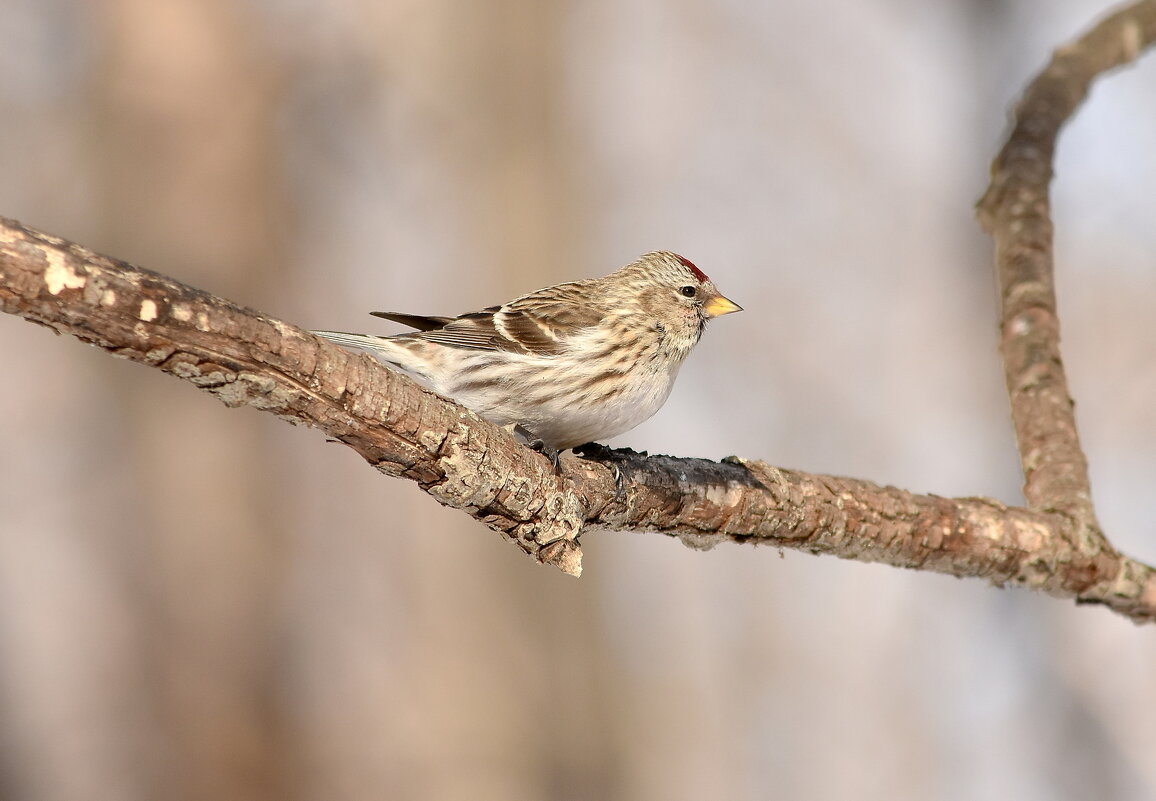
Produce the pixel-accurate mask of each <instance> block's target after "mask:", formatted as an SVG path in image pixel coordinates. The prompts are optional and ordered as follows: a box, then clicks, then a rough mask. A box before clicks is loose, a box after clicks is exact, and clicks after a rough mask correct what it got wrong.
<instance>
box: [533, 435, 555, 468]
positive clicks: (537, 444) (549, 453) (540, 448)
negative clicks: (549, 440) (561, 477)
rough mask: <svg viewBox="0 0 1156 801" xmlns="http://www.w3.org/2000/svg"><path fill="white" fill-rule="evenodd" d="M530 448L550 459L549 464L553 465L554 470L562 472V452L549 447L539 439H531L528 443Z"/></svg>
mask: <svg viewBox="0 0 1156 801" xmlns="http://www.w3.org/2000/svg"><path fill="white" fill-rule="evenodd" d="M528 445H529V448H530V450H532V451H537V452H538V453H540V454H542V455H543V456H545V457H546V458H547V459H549V460H550V464H552V465H554V472H555V473H561V472H562V463H561V462H562V452H561V451H558V450H555V449H554V448H551V447H550V446H549V445H547V444H546V443H545V442H543V441H542V440H540V439H532V440H530V442H529V443H528Z"/></svg>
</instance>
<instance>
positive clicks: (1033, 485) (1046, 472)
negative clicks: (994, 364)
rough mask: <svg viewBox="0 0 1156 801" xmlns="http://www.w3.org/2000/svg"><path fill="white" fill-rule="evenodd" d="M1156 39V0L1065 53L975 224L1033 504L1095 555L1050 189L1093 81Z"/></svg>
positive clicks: (1016, 134)
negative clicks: (985, 241)
mask: <svg viewBox="0 0 1156 801" xmlns="http://www.w3.org/2000/svg"><path fill="white" fill-rule="evenodd" d="M1154 40H1156V0H1143V2H1139V3H1135V4H1133V5H1131V6H1128V7H1127V8H1124V9H1123V10H1121V11H1119V12H1117V13H1115V14H1113V15H1111V16H1109V17H1107V18H1106V19H1104V20H1103V21H1101V22H1100V23H1099V24H1098V25H1096V26H1095V27H1094V28H1092V30H1090V31H1089V32H1088V33H1087V34H1085V35H1084V36H1082V37H1080V38H1079V39H1077V40H1076V41H1075V42H1073V43H1071V44H1069V45H1066V46H1064V47H1061V48H1059V49H1058V50H1056V52H1055V53H1054V54H1053V56H1052V60H1051V63H1050V64H1049V65H1048V66H1047V68H1045V69H1044V71H1043V72H1042V73H1040V74H1039V75H1038V76H1036V78H1035V79H1034V80H1033V81H1032V82H1031V84H1029V86H1028V88H1027V89H1026V90H1025V91H1024V96H1023V98H1022V99H1021V100H1020V102H1019V104H1018V105H1017V106H1016V110H1015V124H1014V127H1013V129H1012V132H1011V135H1010V136H1009V137H1008V140H1007V143H1006V144H1005V145H1004V147H1003V149H1002V150H1001V151H1000V152H999V155H997V156H996V158H995V161H994V162H993V163H992V168H991V171H992V178H991V185H990V186H989V187H988V190H987V192H986V194H985V195H984V196H983V198H982V199H981V200H980V202H979V204H978V212H979V219H980V222H981V224H982V225H983V227H984V228H985V229H986V230H987V231H988V233H990V234H991V235H992V237H993V239H994V240H995V253H996V265H997V268H998V273H999V284H1000V300H1001V308H1000V330H1001V334H1002V336H1001V348H1000V350H1001V353H1002V355H1003V362H1004V373H1005V377H1006V380H1007V388H1008V394H1009V396H1010V398H1011V406H1012V419H1013V423H1014V425H1015V431H1016V438H1017V440H1018V444H1019V452H1020V461H1021V463H1022V465H1023V470H1024V497H1025V498H1026V500H1027V503H1028V507H1029V508H1031V509H1035V510H1039V511H1053V510H1054V511H1057V512H1061V513H1063V514H1065V515H1068V516H1070V517H1071V518H1072V519H1073V520H1074V521H1076V522H1077V523H1078V524H1079V526H1080V530H1081V533H1080V538H1081V545H1082V547H1083V548H1085V549H1086V550H1088V551H1089V552H1095V551H1096V550H1098V549H1099V548H1107V547H1109V546H1108V544H1107V542H1106V541H1105V540H1104V537H1103V534H1102V533H1101V531H1100V528H1099V526H1098V524H1097V523H1096V518H1095V512H1094V510H1093V508H1092V494H1091V486H1090V484H1089V481H1088V466H1087V462H1086V460H1085V458H1084V452H1083V450H1082V449H1081V448H1080V442H1079V437H1078V436H1077V433H1076V419H1075V413H1074V408H1073V403H1072V399H1071V396H1070V395H1069V394H1068V383H1067V378H1066V377H1065V375H1064V366H1063V362H1062V361H1061V359H1060V325H1059V318H1058V316H1057V313H1056V294H1055V276H1054V265H1053V255H1052V250H1053V243H1052V221H1051V216H1050V204H1049V199H1048V185H1049V184H1050V182H1051V179H1052V162H1053V158H1054V155H1055V147H1056V138H1057V136H1058V135H1059V131H1060V128H1061V127H1063V125H1064V123H1065V122H1066V121H1067V120H1068V118H1069V117H1071V115H1072V114H1073V113H1074V112H1075V111H1076V109H1077V108H1078V107H1079V105H1080V103H1081V102H1082V101H1083V99H1084V97H1085V96H1086V95H1087V93H1088V88H1089V86H1090V84H1091V82H1092V80H1093V79H1094V78H1096V77H1097V76H1098V75H1100V74H1102V73H1104V72H1107V71H1108V70H1111V69H1114V68H1116V67H1118V66H1120V65H1122V64H1126V63H1128V62H1130V61H1133V60H1134V59H1135V58H1136V57H1137V55H1139V53H1140V51H1141V50H1143V49H1144V48H1146V47H1148V46H1149V45H1151V44H1152V42H1153V41H1154Z"/></svg>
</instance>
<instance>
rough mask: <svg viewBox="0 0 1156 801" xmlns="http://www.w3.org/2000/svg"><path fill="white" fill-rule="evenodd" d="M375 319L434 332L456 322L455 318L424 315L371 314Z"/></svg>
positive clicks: (398, 313)
mask: <svg viewBox="0 0 1156 801" xmlns="http://www.w3.org/2000/svg"><path fill="white" fill-rule="evenodd" d="M370 314H372V315H373V316H374V317H381V318H382V319H385V320H391V321H393V322H395V323H401V324H402V325H408V326H409V327H410V328H416V329H417V330H418V331H432V330H434V329H435V328H442V327H444V326H446V325H449V324H450V323H452V322H453V321H454V318H453V317H427V316H425V315H423V314H401V313H400V312H370Z"/></svg>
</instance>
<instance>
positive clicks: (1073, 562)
mask: <svg viewBox="0 0 1156 801" xmlns="http://www.w3.org/2000/svg"><path fill="white" fill-rule="evenodd" d="M1154 38H1156V1H1146V2H1141V3H1137V4H1136V5H1134V6H1132V7H1130V8H1128V9H1126V10H1124V11H1122V12H1120V13H1118V14H1116V15H1114V16H1112V17H1110V18H1108V19H1107V20H1105V21H1104V22H1102V23H1101V24H1100V25H1099V26H1097V27H1096V28H1095V29H1094V30H1092V31H1091V32H1090V33H1089V34H1087V35H1086V36H1084V37H1083V38H1081V39H1080V40H1078V41H1077V42H1076V43H1075V44H1073V45H1071V46H1069V47H1066V48H1063V49H1061V50H1059V51H1057V53H1056V54H1055V58H1054V59H1053V61H1052V63H1051V65H1050V66H1049V67H1048V68H1047V69H1046V70H1045V71H1044V73H1043V74H1041V75H1040V76H1039V77H1038V78H1037V79H1036V80H1035V81H1034V82H1033V83H1032V84H1031V86H1030V87H1029V88H1028V90H1027V92H1026V93H1025V96H1024V99H1023V101H1022V102H1021V103H1020V105H1019V107H1018V109H1017V122H1016V126H1015V129H1014V131H1013V133H1012V135H1011V137H1010V139H1009V141H1008V143H1007V145H1006V146H1005V148H1004V149H1003V151H1002V152H1001V153H1000V155H999V157H998V158H997V159H996V161H995V164H994V165H993V177H992V185H991V188H990V189H989V190H988V193H987V194H986V195H985V197H984V199H983V200H982V201H981V202H980V204H979V211H980V217H981V220H982V221H983V224H984V225H985V227H986V228H987V229H988V230H989V231H991V232H992V234H993V236H994V237H995V241H996V256H997V262H998V265H999V274H1000V282H1001V287H1002V292H1001V294H1002V300H1003V309H1002V312H1001V321H1002V330H1003V341H1002V353H1003V356H1004V361H1005V368H1006V372H1007V383H1008V390H1009V394H1010V397H1011V401H1012V410H1013V416H1014V420H1015V426H1016V432H1017V436H1018V439H1019V444H1020V452H1021V459H1022V461H1023V465H1024V472H1025V480H1026V486H1025V494H1026V497H1027V500H1028V507H1029V508H1027V509H1018V508H1008V507H1005V506H1003V505H1001V504H999V503H997V502H995V501H991V500H987V499H983V498H959V499H947V498H940V497H937V496H933V495H916V494H913V493H909V492H905V491H903V490H899V489H895V488H894V487H880V486H877V485H875V484H871V483H869V482H866V481H858V480H854V479H846V478H836V477H832V476H817V475H807V474H803V473H798V472H794V471H789V470H779V469H777V468H774V467H771V466H770V465H767V464H764V463H762V462H755V461H747V460H744V459H738V458H735V457H729V458H727V459H724V460H723V461H722V462H721V463H720V462H711V461H706V460H702V459H676V458H672V457H668V456H654V457H647V456H646V455H645V454H636V453H633V452H631V451H612V452H608V453H606V454H602V455H601V456H599V457H597V458H578V457H576V456H571V455H566V456H564V457H563V459H562V462H561V469H560V470H559V471H558V472H557V473H556V472H555V471H554V470H553V469H552V467H551V465H550V463H549V462H548V460H546V459H545V458H544V457H542V456H541V455H539V454H537V453H534V452H533V451H531V450H529V449H527V448H524V447H522V446H520V445H519V444H518V443H517V442H516V441H515V440H514V439H513V438H512V437H511V436H510V435H509V434H508V433H507V432H506V431H504V430H502V429H501V428H498V427H497V426H494V425H492V424H490V423H488V422H486V421H485V420H482V419H480V418H479V417H477V416H476V415H475V414H473V413H472V412H470V411H468V410H466V409H464V408H462V407H461V406H458V405H457V404H455V403H453V402H452V401H448V400H446V399H444V398H442V397H440V396H438V395H435V394H434V393H432V392H429V391H426V390H424V389H422V388H421V387H420V386H418V385H417V384H415V383H414V382H413V381H411V380H410V379H409V378H407V377H406V376H404V375H402V374H400V373H398V372H395V371H392V370H389V369H387V368H385V367H383V366H382V365H380V364H378V363H377V362H375V361H374V360H372V359H371V358H369V357H368V356H366V355H365V354H355V353H351V352H348V351H345V350H342V349H341V348H338V347H336V346H334V345H332V344H330V343H328V342H326V341H324V340H321V339H318V338H317V337H314V336H313V335H311V334H309V333H308V332H306V331H303V330H301V329H299V328H296V327H294V326H292V325H289V324H287V323H285V322H282V321H280V320H276V319H273V318H270V317H268V316H266V315H263V314H261V313H259V312H256V311H253V310H251V309H246V308H242V307H240V306H237V305H235V304H233V303H230V302H229V301H227V300H224V299H222V298H218V297H214V296H212V295H209V294H207V293H205V292H201V291H199V290H196V289H193V288H191V287H188V286H185V285H183V284H180V283H178V282H176V281H174V280H172V279H170V278H166V277H164V276H162V275H158V274H156V273H152V272H149V271H147V270H142V269H139V268H137V267H134V266H132V265H129V264H126V263H124V262H120V261H117V260H115V259H110V258H106V257H103V256H99V255H96V254H94V253H92V252H91V251H89V250H87V249H85V248H83V247H80V246H78V245H75V244H72V243H69V242H66V241H64V240H62V239H59V238H57V237H53V236H49V235H47V234H43V233H40V232H38V231H35V230H33V229H31V228H28V227H25V226H23V225H21V224H20V223H17V222H14V221H11V220H4V219H3V218H0V309H3V311H6V312H9V313H12V314H18V315H21V316H23V317H25V318H27V319H29V320H31V321H33V322H38V323H42V324H44V325H46V326H49V327H50V328H53V329H54V330H56V331H57V332H60V333H66V334H71V335H73V336H75V337H78V338H79V339H82V340H84V341H86V342H89V343H91V344H93V345H96V346H97V347H100V348H103V349H105V350H107V351H108V352H110V353H112V354H113V355H116V356H121V357H124V358H128V359H132V360H134V361H137V362H141V363H143V364H147V365H151V366H153V367H157V368H159V369H161V370H163V371H165V372H167V373H169V374H171V375H174V376H177V377H178V378H181V379H183V380H185V381H188V382H190V383H192V384H194V385H196V386H198V387H200V388H201V389H203V390H205V391H207V392H210V393H212V394H213V395H215V396H216V397H217V398H218V399H220V400H221V401H222V402H223V403H225V404H226V405H227V406H252V407H254V408H256V409H260V410H263V411H268V412H272V413H274V414H276V415H278V416H279V417H281V418H283V419H285V420H287V421H289V422H291V423H295V424H302V423H303V424H305V425H309V426H313V427H315V428H319V429H321V430H322V431H324V432H325V433H327V434H328V435H329V436H331V437H333V438H334V439H336V440H338V441H340V442H343V443H345V444H346V445H348V446H349V447H351V448H353V449H354V450H355V451H356V452H357V453H359V454H360V455H361V456H362V457H363V458H364V459H365V460H366V461H368V462H369V463H370V464H372V465H373V466H374V467H376V468H377V469H378V470H380V471H382V472H384V473H387V474H389V475H393V476H401V477H405V478H408V479H410V480H412V481H415V482H417V484H418V485H419V486H420V487H421V488H422V489H423V490H424V491H426V492H427V493H429V494H430V495H432V496H433V497H434V498H436V499H437V500H438V501H440V502H441V503H443V504H445V505H447V506H451V507H454V508H458V509H462V510H463V511H465V512H467V513H468V514H470V515H471V516H473V517H475V518H477V519H478V520H480V521H482V522H483V523H485V524H486V525H487V526H489V527H490V528H492V529H494V530H495V531H498V532H500V533H501V534H502V535H503V536H505V537H506V538H507V539H509V540H510V541H511V542H513V543H514V544H516V545H517V546H518V547H519V548H520V549H521V550H522V551H524V552H525V553H527V554H529V555H531V556H533V557H534V558H535V559H537V560H538V561H540V562H546V563H550V564H553V565H556V566H557V567H559V568H560V569H562V570H564V571H566V572H568V573H571V574H574V575H578V574H579V573H580V572H581V556H582V554H581V549H580V547H579V544H578V536H579V534H581V532H582V531H583V530H584V529H585V528H587V527H591V526H597V527H603V528H610V529H614V530H631V531H658V532H661V533H664V534H668V535H673V536H677V537H679V538H681V539H682V540H683V541H684V542H685V543H687V544H688V545H691V546H693V547H710V546H711V545H713V544H715V543H717V542H720V541H723V540H732V541H735V542H745V543H753V544H766V545H772V546H776V547H788V548H795V549H798V550H802V551H807V552H811V553H829V554H833V555H835V556H839V557H842V558H847V559H859V560H863V561H874V562H883V563H885V564H890V565H895V566H898V567H908V568H914V569H923V570H934V571H937V572H941V573H947V574H949V575H954V576H975V577H980V578H985V579H987V580H989V581H991V582H993V583H995V584H1001V585H1002V584H1016V585H1022V586H1026V587H1030V588H1033V589H1039V590H1043V591H1045V592H1048V593H1051V594H1052V595H1055V596H1058V597H1062V598H1074V599H1077V600H1078V601H1082V602H1088V603H1101V604H1105V605H1107V606H1109V607H1111V608H1112V609H1114V610H1115V611H1117V612H1119V613H1120V614H1123V615H1125V616H1127V617H1129V618H1131V619H1132V620H1134V621H1136V622H1152V621H1156V570H1153V568H1151V567H1149V566H1148V565H1145V564H1142V563H1140V562H1137V561H1135V560H1132V559H1129V558H1127V557H1125V556H1123V555H1121V554H1119V553H1118V552H1116V551H1115V550H1114V549H1113V548H1112V547H1111V545H1110V544H1109V543H1108V541H1107V540H1106V539H1105V538H1104V536H1103V534H1102V533H1101V532H1100V530H1099V527H1098V526H1097V524H1096V522H1095V516H1094V513H1093V509H1092V503H1091V495H1090V490H1089V485H1088V478H1087V467H1086V463H1085V460H1084V456H1083V452H1082V451H1081V450H1080V447H1079V441H1078V438H1077V436H1076V428H1075V421H1074V416H1073V414H1072V408H1071V406H1072V404H1071V399H1070V397H1069V395H1068V390H1067V384H1066V379H1065V377H1064V372H1063V366H1062V363H1061V361H1060V353H1059V344H1058V343H1059V325H1058V320H1057V316H1056V307H1055V291H1054V281H1053V276H1052V241H1051V234H1052V231H1051V220H1050V218H1049V214H1048V195H1047V186H1048V182H1049V180H1050V178H1051V161H1052V155H1053V151H1054V146H1055V138H1056V134H1057V132H1058V130H1059V127H1060V125H1061V124H1062V123H1063V121H1064V120H1065V119H1067V117H1068V116H1069V115H1070V114H1071V113H1072V112H1073V111H1074V110H1075V108H1076V106H1077V105H1078V104H1079V102H1080V101H1081V99H1082V98H1083V97H1084V96H1085V94H1086V92H1087V88H1088V85H1089V83H1090V81H1091V79H1092V78H1093V77H1094V76H1095V75H1096V74H1098V73H1100V72H1103V71H1105V70H1107V69H1111V68H1112V67H1114V66H1117V65H1119V64H1122V63H1124V62H1126V61H1128V60H1131V59H1132V58H1134V57H1135V55H1136V54H1137V53H1138V52H1139V50H1140V49H1141V47H1143V46H1146V45H1148V44H1149V43H1151V42H1152V41H1153V39H1154Z"/></svg>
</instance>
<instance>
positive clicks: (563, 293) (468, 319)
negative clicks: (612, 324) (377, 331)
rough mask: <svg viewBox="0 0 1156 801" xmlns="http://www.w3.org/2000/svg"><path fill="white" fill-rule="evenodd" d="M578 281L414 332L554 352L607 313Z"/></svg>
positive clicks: (485, 346) (478, 345)
mask: <svg viewBox="0 0 1156 801" xmlns="http://www.w3.org/2000/svg"><path fill="white" fill-rule="evenodd" d="M576 286H577V285H576V284H560V285H558V286H552V287H547V288H546V289H540V290H538V291H537V292H531V293H530V294H528V295H523V296H521V297H520V298H516V299H514V300H512V301H510V302H509V303H507V304H506V305H504V306H491V307H489V308H488V309H483V310H482V311H480V312H473V313H472V314H463V315H462V316H461V317H457V318H454V319H453V320H451V321H450V322H448V323H446V324H445V325H443V326H442V327H441V328H436V329H430V330H425V331H423V332H422V333H420V334H413V335H410V336H414V337H416V338H420V339H424V340H427V341H429V342H436V343H438V344H440V345H449V346H451V347H457V348H469V349H472V350H504V351H510V352H513V353H527V354H533V355H538V356H555V355H557V354H559V353H561V352H562V351H563V350H564V349H565V347H566V344H567V341H568V340H569V338H570V337H573V336H574V335H576V334H577V333H578V332H580V331H582V330H583V329H587V328H590V327H592V326H595V325H597V324H598V323H599V322H600V321H601V320H602V318H603V311H602V310H601V309H599V308H597V306H596V305H595V304H594V303H592V302H591V298H590V293H589V292H582V291H580V290H576ZM390 319H397V318H396V317H392V316H391V317H390ZM423 319H426V320H433V319H437V318H423ZM398 322H405V321H403V320H398ZM406 324H408V325H412V324H413V323H409V322H407V323H406Z"/></svg>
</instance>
